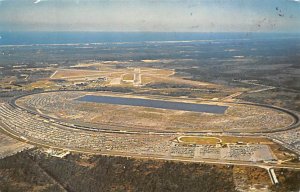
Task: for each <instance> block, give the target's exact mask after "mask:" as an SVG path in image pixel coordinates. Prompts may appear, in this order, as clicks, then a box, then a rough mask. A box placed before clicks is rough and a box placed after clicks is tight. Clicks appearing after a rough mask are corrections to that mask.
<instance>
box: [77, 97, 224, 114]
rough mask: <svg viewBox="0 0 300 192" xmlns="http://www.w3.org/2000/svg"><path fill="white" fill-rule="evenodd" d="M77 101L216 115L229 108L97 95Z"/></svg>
mask: <svg viewBox="0 0 300 192" xmlns="http://www.w3.org/2000/svg"><path fill="white" fill-rule="evenodd" d="M77 100H78V101H85V102H93V103H106V104H115V105H128V106H141V107H152V108H158V109H170V110H182V111H192V112H205V113H214V114H224V112H225V111H226V109H227V108H228V107H227V106H218V105H207V104H195V103H181V102H173V101H161V100H151V99H138V98H123V97H111V96H96V95H85V96H83V97H80V98H78V99H77Z"/></svg>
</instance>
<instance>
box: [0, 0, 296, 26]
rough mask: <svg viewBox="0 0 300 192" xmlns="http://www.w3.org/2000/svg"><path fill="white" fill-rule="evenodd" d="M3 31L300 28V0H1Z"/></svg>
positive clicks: (0, 19) (0, 13)
mask: <svg viewBox="0 0 300 192" xmlns="http://www.w3.org/2000/svg"><path fill="white" fill-rule="evenodd" d="M0 30H1V31H155V32H300V0H168V1H167V0H156V1H155V0H122V1H121V0H119V1H117V0H0Z"/></svg>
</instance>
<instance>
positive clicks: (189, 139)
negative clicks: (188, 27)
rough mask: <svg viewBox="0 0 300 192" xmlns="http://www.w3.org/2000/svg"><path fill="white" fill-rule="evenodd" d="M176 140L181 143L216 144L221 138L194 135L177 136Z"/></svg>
mask: <svg viewBox="0 0 300 192" xmlns="http://www.w3.org/2000/svg"><path fill="white" fill-rule="evenodd" d="M178 141H179V142H182V143H188V144H189V143H191V144H197V145H216V144H218V143H221V141H222V140H221V139H220V138H218V137H195V136H182V137H178Z"/></svg>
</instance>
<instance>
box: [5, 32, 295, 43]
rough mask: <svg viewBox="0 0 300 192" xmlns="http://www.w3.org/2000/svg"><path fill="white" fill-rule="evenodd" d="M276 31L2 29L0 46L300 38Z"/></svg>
mask: <svg viewBox="0 0 300 192" xmlns="http://www.w3.org/2000/svg"><path fill="white" fill-rule="evenodd" d="M299 37H300V36H299V34H276V33H175V32H172V33H171V32H170V33H158V32H157V33H154V32H0V45H31V44H77V43H80V44H84V43H104V42H108V43H112V42H145V41H190V40H238V39H270V38H271V39H278V38H299Z"/></svg>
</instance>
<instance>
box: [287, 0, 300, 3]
mask: <svg viewBox="0 0 300 192" xmlns="http://www.w3.org/2000/svg"><path fill="white" fill-rule="evenodd" d="M289 1H292V2H296V3H300V0H289Z"/></svg>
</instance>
